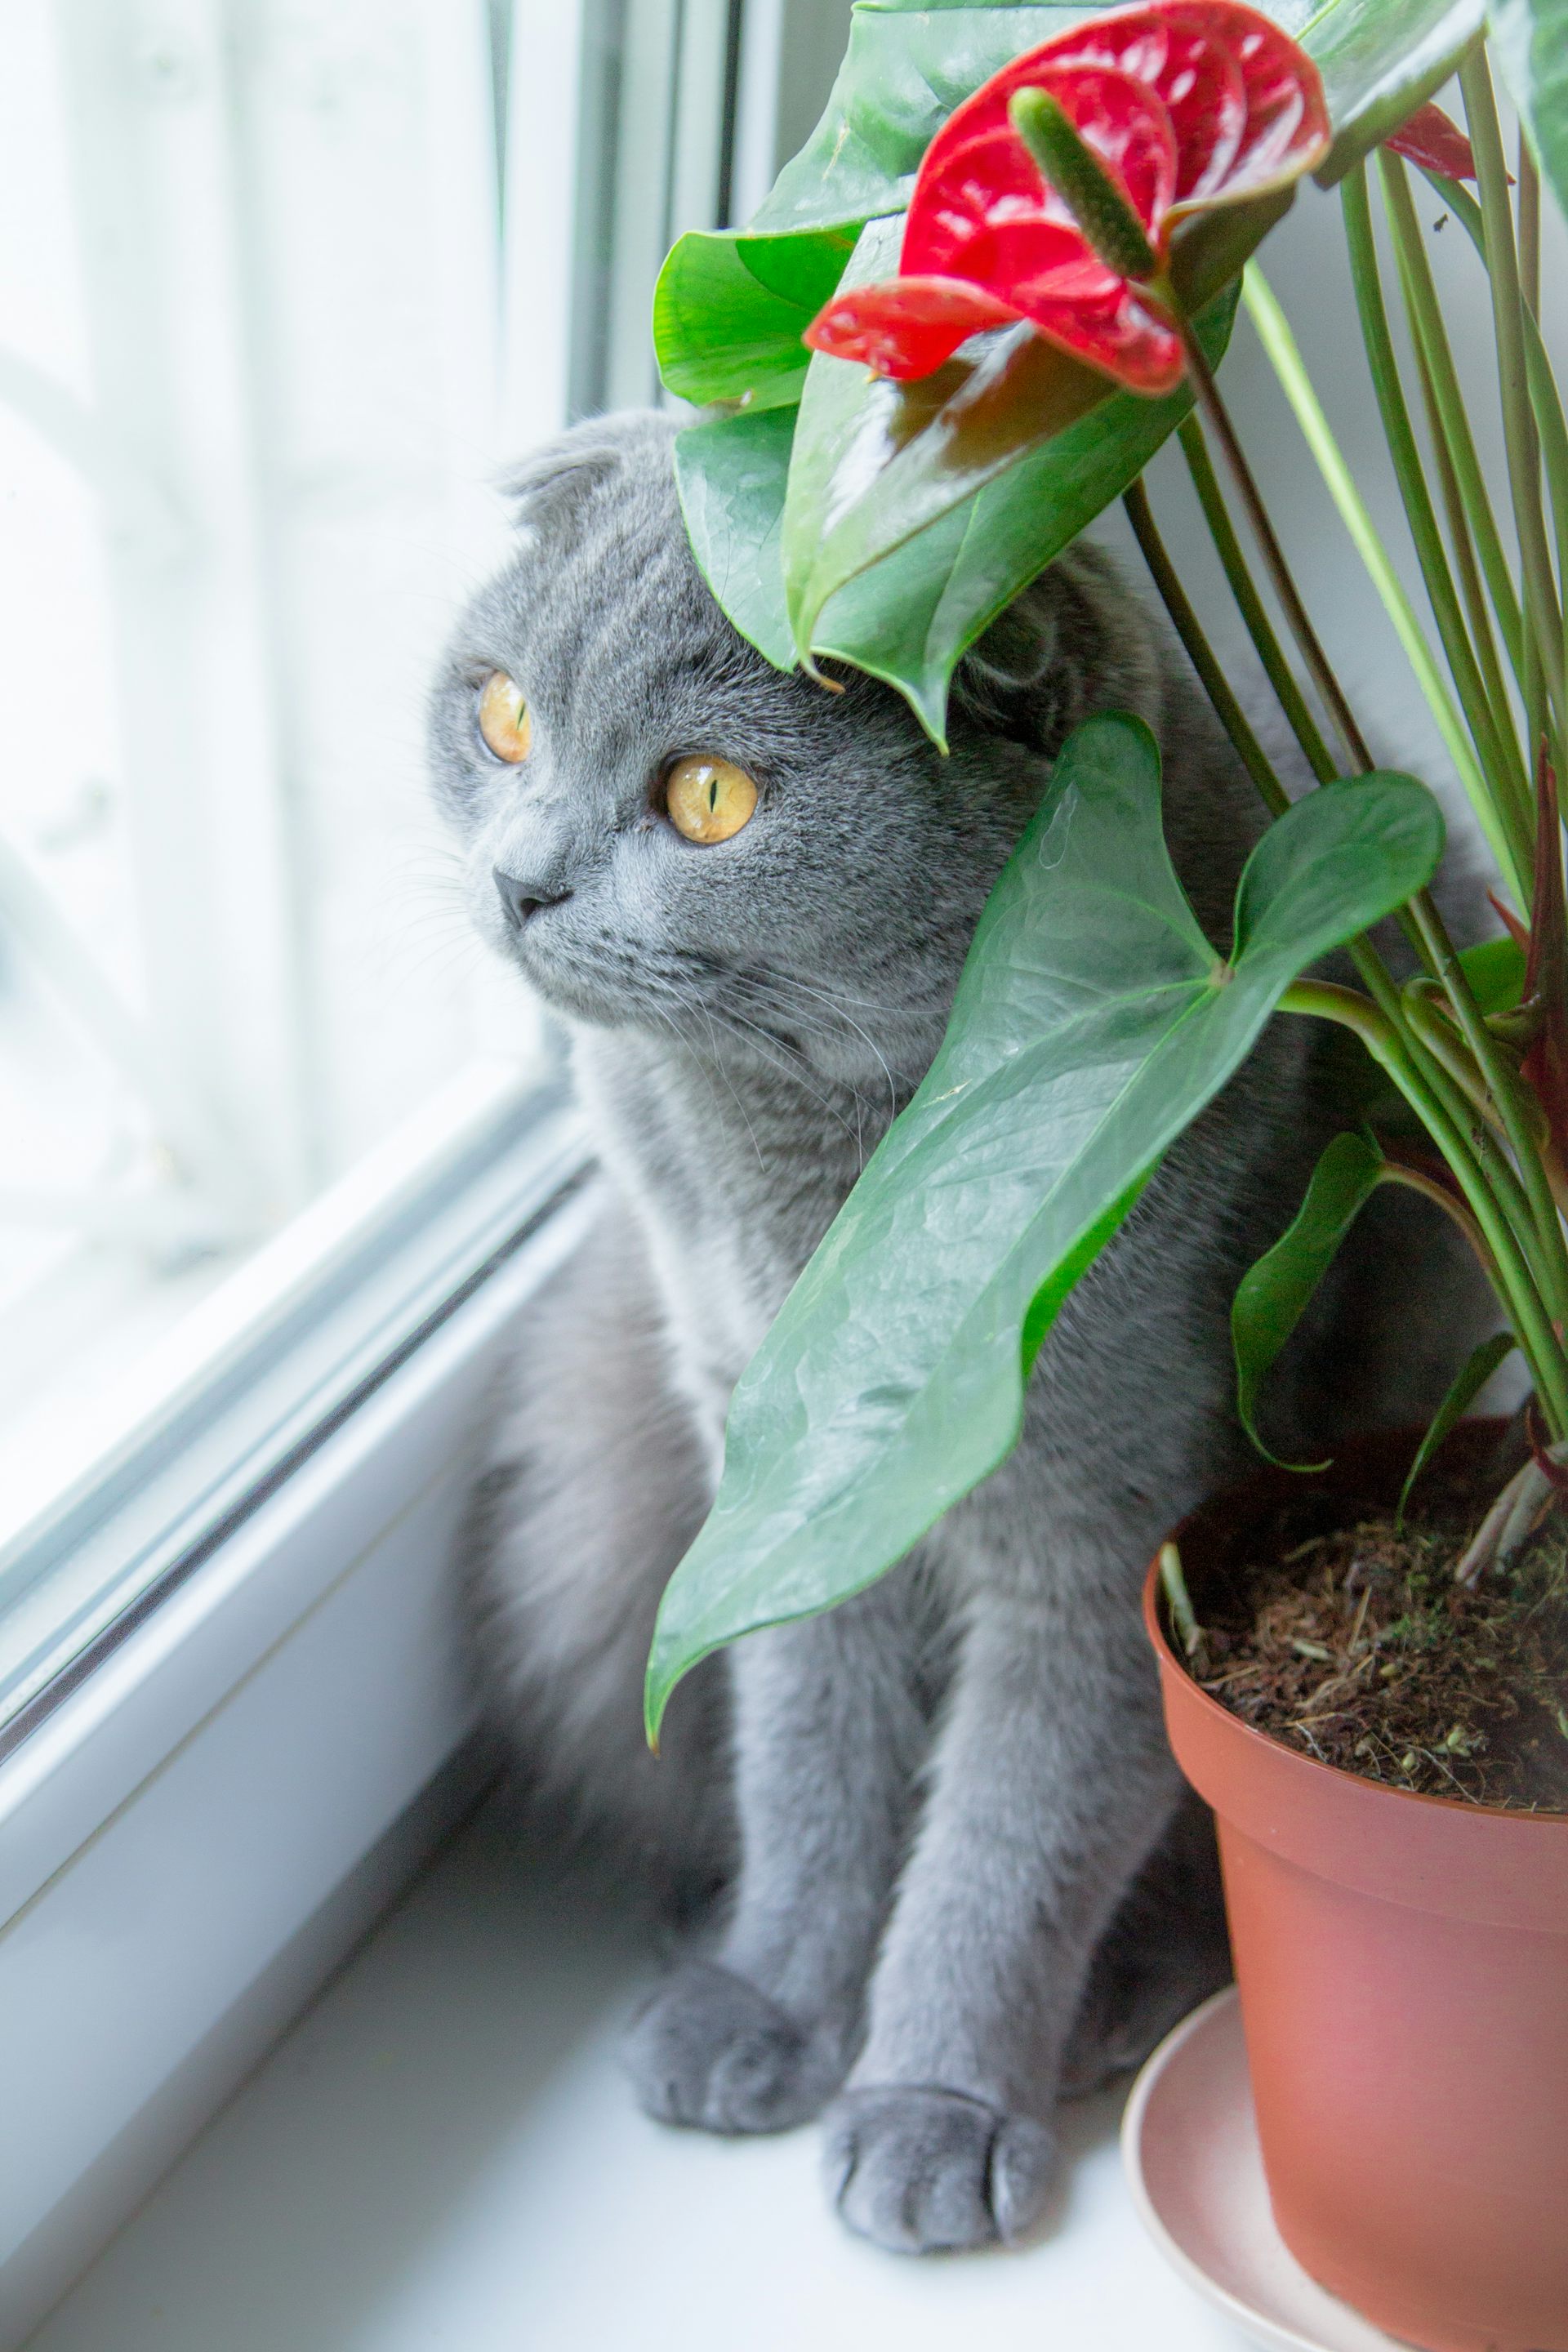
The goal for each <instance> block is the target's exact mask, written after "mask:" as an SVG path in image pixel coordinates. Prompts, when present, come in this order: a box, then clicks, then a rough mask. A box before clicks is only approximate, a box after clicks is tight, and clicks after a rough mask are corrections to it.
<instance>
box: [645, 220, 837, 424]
mask: <svg viewBox="0 0 1568 2352" xmlns="http://www.w3.org/2000/svg"><path fill="white" fill-rule="evenodd" d="M854 248H855V232H854V231H853V230H849V229H830V230H822V231H818V232H816V233H815V234H813V235H810V236H782V237H780V236H746V235H739V236H737V235H734V234H731V233H728V232H726V233H723V234H717V235H710V233H709V232H708V231H707V230H702V229H693V230H692V231H691V232H690V233H689V235H688V236H683V237H681V238H680V240H679V243H678V244H677V245H675V246H674V247H672V248H671V250H670V253H669V257H668V259H667V260H666V262H665V265H664V268H662V269H661V270H660V272H659V277H658V286H657V287H656V288H655V289H654V298H653V340H654V348H655V350H656V352H658V367H659V373H660V375H661V376H662V377H663V379H664V382H665V383H666V385H667V386H668V389H669V391H671V392H673V393H675V394H678V396H679V398H680V399H682V400H690V401H695V402H697V403H698V404H704V403H706V402H708V401H717V400H724V401H729V400H744V401H746V402H748V403H749V404H751V405H752V406H760V405H762V404H764V403H768V404H772V403H776V402H778V401H796V400H798V399H799V398H800V388H801V385H802V384H803V383H805V365H806V359H807V356H808V354H807V352H806V350H805V345H804V344H803V343H802V341H801V336H802V335H803V334H804V333H805V330H806V328H807V327H809V326H810V324H811V322H812V320H813V319H815V318H816V314H817V312H818V310H821V308H822V306H823V304H824V303H825V302H826V300H827V299H828V298H829V296H830V295H831V294H832V293H833V292H834V290H835V289H836V288H837V284H838V281H839V279H840V278H841V277H842V276H843V274H844V267H845V264H846V262H847V260H848V258H849V256H850V254H851V253H852V252H853V251H854Z"/></svg>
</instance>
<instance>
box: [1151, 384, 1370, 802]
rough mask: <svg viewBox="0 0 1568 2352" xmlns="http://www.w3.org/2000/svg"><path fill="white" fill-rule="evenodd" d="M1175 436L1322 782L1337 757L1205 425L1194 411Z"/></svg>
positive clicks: (1262, 653) (1260, 647)
mask: <svg viewBox="0 0 1568 2352" xmlns="http://www.w3.org/2000/svg"><path fill="white" fill-rule="evenodd" d="M1176 438H1177V440H1178V441H1179V442H1180V443H1181V445H1182V455H1183V457H1184V458H1185V459H1186V461H1187V472H1188V473H1189V475H1190V476H1191V477H1192V484H1193V488H1194V490H1195V491H1196V493H1197V499H1198V504H1199V506H1200V507H1201V508H1202V509H1203V514H1204V520H1205V522H1206V523H1207V525H1208V528H1209V537H1210V538H1211V539H1212V540H1213V541H1214V544H1215V553H1216V554H1217V555H1218V557H1219V560H1220V563H1221V566H1222V567H1223V569H1224V572H1225V576H1226V580H1227V581H1228V582H1229V583H1230V593H1231V594H1232V596H1233V597H1234V598H1235V600H1236V607H1237V611H1238V612H1239V614H1241V617H1242V619H1243V621H1244V622H1245V623H1246V624H1247V635H1248V636H1249V637H1250V638H1251V639H1252V642H1253V645H1254V646H1255V647H1256V649H1257V653H1258V660H1259V661H1260V662H1261V663H1262V664H1263V667H1264V672H1265V674H1266V676H1267V677H1268V683H1269V685H1270V686H1271V687H1272V688H1274V692H1275V696H1276V698H1277V699H1278V701H1279V708H1280V709H1281V710H1283V712H1284V713H1285V717H1286V719H1288V721H1289V726H1290V730H1291V732H1292V734H1293V735H1294V736H1295V738H1296V740H1297V742H1298V743H1300V746H1301V750H1302V752H1303V753H1304V755H1305V757H1306V761H1307V764H1308V766H1309V767H1310V769H1311V771H1312V773H1313V774H1314V775H1315V776H1316V778H1317V779H1318V782H1320V783H1321V784H1328V783H1332V782H1333V780H1334V778H1335V777H1336V776H1337V775H1338V774H1339V772H1340V770H1339V762H1338V761H1336V760H1335V758H1334V755H1333V753H1332V752H1331V751H1330V749H1329V747H1328V745H1327V744H1326V743H1325V742H1324V740H1323V737H1322V732H1321V729H1320V728H1319V725H1318V722H1317V720H1316V719H1314V718H1313V716H1312V714H1311V712H1310V709H1308V707H1307V698H1306V697H1305V695H1304V694H1303V693H1302V692H1301V689H1300V687H1299V686H1298V685H1297V683H1296V677H1295V673H1294V671H1293V670H1292V669H1291V667H1290V665H1289V662H1288V661H1287V660H1286V658H1285V654H1284V649H1283V647H1282V646H1281V645H1280V643H1279V638H1278V637H1277V636H1276V635H1275V633H1274V625H1273V623H1272V622H1271V621H1270V620H1269V618H1268V612H1267V610H1266V608H1265V606H1264V603H1263V599H1262V597H1261V596H1260V595H1259V594H1258V588H1257V585H1256V583H1255V582H1254V580H1253V577H1252V573H1251V572H1250V570H1249V569H1248V567H1247V558H1246V556H1245V555H1244V554H1243V553H1242V550H1241V541H1240V540H1239V539H1237V535H1236V530H1235V526H1234V525H1233V524H1232V522H1231V520H1230V512H1229V509H1227V507H1226V503H1225V494H1224V492H1223V491H1222V490H1221V488H1220V486H1219V478H1218V476H1217V475H1216V474H1215V469H1214V461H1213V460H1212V458H1211V457H1210V456H1209V452H1208V444H1207V442H1206V441H1205V439H1204V428H1203V426H1202V425H1200V424H1199V422H1198V420H1197V418H1196V417H1195V416H1188V417H1185V418H1184V420H1183V422H1182V423H1181V424H1180V425H1178V426H1177V428H1176Z"/></svg>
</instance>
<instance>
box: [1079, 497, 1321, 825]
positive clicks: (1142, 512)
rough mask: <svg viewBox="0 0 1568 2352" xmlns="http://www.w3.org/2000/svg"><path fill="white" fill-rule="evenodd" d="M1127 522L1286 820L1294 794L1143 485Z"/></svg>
mask: <svg viewBox="0 0 1568 2352" xmlns="http://www.w3.org/2000/svg"><path fill="white" fill-rule="evenodd" d="M1121 503H1122V505H1123V507H1124V508H1125V509H1126V511H1127V520H1128V521H1129V522H1130V523H1131V526H1132V536H1133V538H1134V539H1135V540H1136V541H1138V545H1139V547H1140V549H1141V551H1142V556H1143V561H1144V562H1145V563H1146V564H1147V565H1148V567H1149V572H1150V576H1151V577H1152V580H1153V583H1154V585H1155V587H1156V588H1157V589H1158V590H1159V592H1160V596H1161V601H1162V602H1163V604H1164V607H1165V610H1166V612H1167V613H1168V614H1170V616H1171V624H1172V626H1173V628H1174V630H1175V632H1176V635H1178V636H1179V637H1180V639H1181V641H1182V643H1183V645H1184V646H1185V647H1186V651H1187V658H1188V659H1189V661H1190V662H1191V663H1192V665H1193V667H1194V669H1195V670H1196V672H1197V674H1198V677H1199V679H1200V680H1201V682H1202V685H1203V688H1204V691H1205V694H1206V695H1207V696H1208V698H1209V700H1210V702H1211V703H1212V704H1213V705H1214V708H1215V715H1216V717H1217V718H1218V719H1219V723H1220V725H1221V726H1222V727H1223V728H1224V729H1225V731H1226V734H1227V735H1228V736H1229V738H1230V740H1231V742H1232V744H1233V745H1234V746H1235V749H1236V752H1237V757H1238V758H1239V760H1240V761H1241V763H1242V765H1243V766H1244V767H1245V768H1246V770H1247V774H1248V775H1249V776H1250V777H1251V778H1252V781H1253V782H1254V783H1255V784H1256V785H1257V787H1258V793H1259V795H1260V797H1261V799H1262V801H1263V803H1264V806H1265V807H1266V808H1267V809H1268V813H1269V814H1270V815H1271V816H1283V814H1284V813H1285V811H1286V810H1287V809H1288V808H1289V805H1290V799H1289V793H1287V792H1286V790H1285V788H1284V786H1283V784H1281V782H1279V777H1278V776H1277V775H1276V774H1275V772H1274V769H1273V766H1272V765H1271V763H1270V761H1269V758H1268V753H1267V752H1266V751H1265V750H1264V749H1263V746H1262V744H1261V743H1260V742H1259V741H1258V738H1257V736H1256V735H1255V734H1254V733H1253V731H1252V728H1251V726H1250V725H1249V724H1248V721H1247V714H1246V712H1245V711H1244V710H1243V709H1242V707H1241V705H1240V703H1239V702H1238V701H1237V698H1236V696H1235V694H1234V693H1233V692H1232V691H1231V688H1230V684H1229V681H1228V680H1227V679H1226V675H1225V672H1224V670H1223V669H1222V668H1221V667H1220V665H1219V661H1218V659H1217V657H1216V656H1215V651H1214V648H1213V647H1212V646H1211V645H1210V644H1209V641H1208V638H1207V637H1206V635H1205V633H1204V628H1203V624H1202V623H1201V622H1200V621H1199V619H1198V616H1197V614H1196V613H1195V612H1194V609H1193V605H1192V601H1191V599H1190V598H1189V596H1188V594H1187V592H1186V590H1185V589H1184V587H1183V585H1182V583H1181V582H1180V580H1179V579H1178V578H1177V576H1176V567H1175V565H1174V564H1173V562H1172V561H1171V558H1170V556H1169V554H1168V552H1167V551H1166V548H1165V542H1164V541H1163V539H1162V538H1161V536H1160V532H1159V529H1158V527H1157V525H1156V523H1155V521H1154V517H1153V513H1152V509H1151V508H1150V505H1149V493H1148V491H1147V490H1146V489H1145V488H1144V487H1143V484H1142V480H1140V481H1136V482H1134V483H1133V485H1132V487H1131V489H1130V490H1129V491H1128V492H1127V493H1126V495H1125V496H1124V498H1123V499H1122V501H1121Z"/></svg>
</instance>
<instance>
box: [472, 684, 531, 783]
mask: <svg viewBox="0 0 1568 2352" xmlns="http://www.w3.org/2000/svg"><path fill="white" fill-rule="evenodd" d="M479 733H480V734H481V735H482V736H483V737H484V739H485V741H486V743H487V744H488V745H489V749H490V750H491V751H493V752H494V753H495V755H496V758H497V759H498V760H504V761H506V763H507V765H508V766H509V767H512V768H515V767H516V766H517V765H518V764H519V762H520V761H523V760H526V759H527V757H528V750H529V745H530V744H531V741H532V740H533V730H532V728H531V725H530V724H529V718H528V705H527V703H526V702H524V700H523V698H522V688H521V687H520V686H519V684H518V682H517V680H516V678H514V677H508V676H507V674H506V672H505V670H504V669H492V670H491V672H490V674H489V677H487V678H486V680H485V682H484V686H483V688H482V689H481V691H480V694H479Z"/></svg>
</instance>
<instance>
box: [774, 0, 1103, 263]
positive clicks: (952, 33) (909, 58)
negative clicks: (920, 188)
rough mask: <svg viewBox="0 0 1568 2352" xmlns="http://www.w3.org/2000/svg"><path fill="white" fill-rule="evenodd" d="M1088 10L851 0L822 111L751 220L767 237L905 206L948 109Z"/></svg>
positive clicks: (896, 210) (1094, 12) (1091, 13)
mask: <svg viewBox="0 0 1568 2352" xmlns="http://www.w3.org/2000/svg"><path fill="white" fill-rule="evenodd" d="M1099 14H1100V11H1099V10H1098V9H1095V8H1085V7H1077V6H1056V5H1038V6H1034V7H1021V8H1020V7H1015V8H968V7H949V8H935V9H933V8H921V9H917V10H905V9H889V8H879V7H858V8H856V9H855V11H854V13H853V15H852V16H851V17H850V20H849V46H848V48H847V51H846V52H845V58H844V63H843V65H842V66H841V67H840V68H839V72H838V79H837V81H836V82H835V83H834V85H833V90H832V94H831V96H830V97H829V99H828V101H827V110H826V113H825V114H824V115H823V118H822V120H821V121H820V122H819V123H818V124H817V126H816V130H815V131H813V132H812V134H811V137H810V138H809V139H808V140H807V142H806V143H805V146H804V147H803V148H802V149H801V151H800V153H799V154H798V155H797V156H795V160H794V162H793V163H786V164H785V165H784V170H783V171H782V172H781V173H780V174H779V176H778V180H777V182H776V183H775V184H774V186H773V193H772V194H770V195H769V197H768V198H767V200H766V202H765V203H764V204H763V207H762V210H761V211H760V212H759V213H758V214H757V215H756V218H755V219H754V220H753V221H752V229H753V230H757V231H767V232H769V233H771V234H773V235H775V236H776V235H778V234H780V233H781V232H787V231H789V230H792V229H799V228H807V227H810V228H819V227H825V226H844V225H845V224H853V225H855V226H859V225H860V224H861V223H862V222H864V221H868V220H871V219H873V218H875V216H876V215H878V214H879V213H899V212H902V211H903V210H904V208H905V207H906V205H908V203H909V201H910V190H911V189H912V188H913V186H914V184H915V173H916V172H917V171H918V170H919V169H920V162H921V156H922V155H923V154H924V153H925V151H926V149H927V148H928V147H929V146H930V145H931V141H932V140H933V139H934V138H935V136H936V134H937V132H938V131H940V130H941V129H942V124H943V123H944V122H945V121H947V118H948V116H949V115H950V114H951V113H952V110H953V108H954V107H955V106H957V105H959V104H960V103H961V101H962V100H964V99H966V98H967V97H969V95H970V93H971V92H972V91H973V90H976V89H979V87H980V85H981V83H982V82H983V81H988V80H989V79H990V78H991V76H992V75H993V74H994V73H997V72H999V71H1000V70H1001V68H1002V67H1004V66H1005V65H1006V64H1008V63H1009V62H1010V61H1011V59H1013V58H1016V57H1018V56H1019V55H1021V53H1022V52H1023V51H1024V50H1025V49H1032V48H1037V47H1038V46H1039V44H1040V43H1041V42H1042V41H1045V40H1048V39H1050V38H1051V37H1052V36H1053V35H1054V34H1056V33H1058V32H1065V31H1066V30H1067V29H1068V27H1069V26H1073V25H1078V24H1081V23H1082V22H1083V21H1084V19H1085V18H1086V17H1089V16H1097V15H1099Z"/></svg>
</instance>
